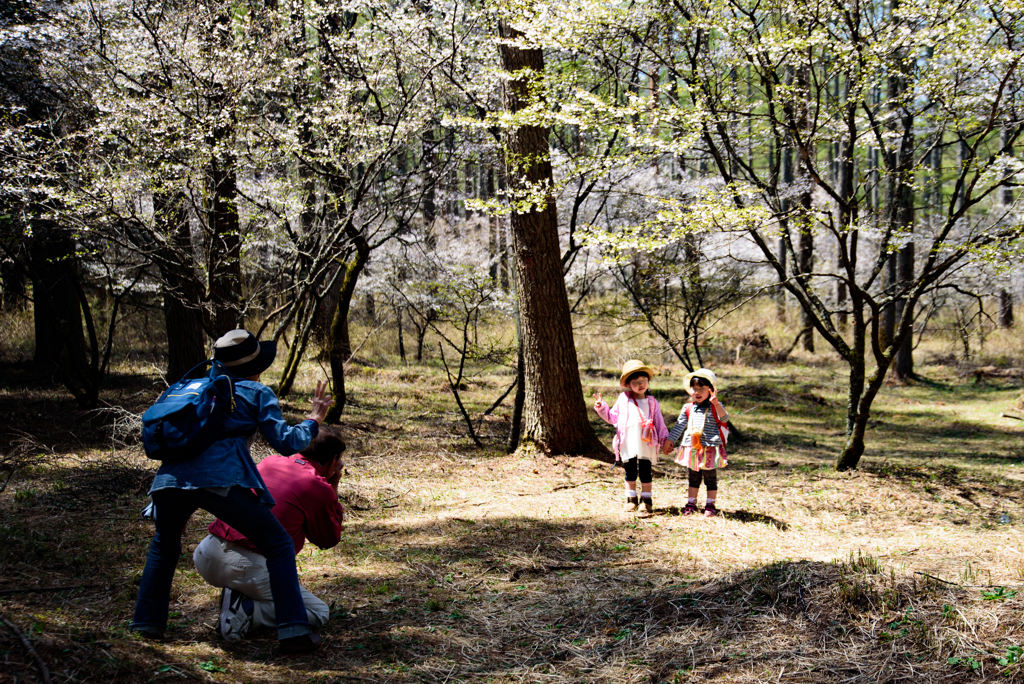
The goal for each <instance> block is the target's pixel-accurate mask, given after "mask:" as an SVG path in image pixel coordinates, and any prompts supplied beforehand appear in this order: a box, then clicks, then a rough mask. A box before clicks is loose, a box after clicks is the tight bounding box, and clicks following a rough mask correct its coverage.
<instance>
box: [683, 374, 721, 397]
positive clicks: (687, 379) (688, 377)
mask: <svg viewBox="0 0 1024 684" xmlns="http://www.w3.org/2000/svg"><path fill="white" fill-rule="evenodd" d="M694 378H700V379H702V380H706V381H707V382H709V383H711V386H712V387H714V388H715V389H718V382H717V380H712V379H711V378H709V377H708V376H706V375H704V374H703V373H701V372H700V371H693V372H692V373H687V374H686V377H684V378H683V387H685V388H686V391H687V392H689V393H690V394H693V388H692V387H690V381H691V380H693V379H694Z"/></svg>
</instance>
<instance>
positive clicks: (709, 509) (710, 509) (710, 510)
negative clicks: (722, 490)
mask: <svg viewBox="0 0 1024 684" xmlns="http://www.w3.org/2000/svg"><path fill="white" fill-rule="evenodd" d="M717 515H718V509H717V508H715V504H713V503H709V504H708V505H706V506H705V507H704V517H705V518H714V517H715V516H717Z"/></svg>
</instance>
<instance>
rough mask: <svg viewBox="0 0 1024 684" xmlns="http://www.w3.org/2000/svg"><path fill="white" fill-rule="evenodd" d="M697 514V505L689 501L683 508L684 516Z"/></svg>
mask: <svg viewBox="0 0 1024 684" xmlns="http://www.w3.org/2000/svg"><path fill="white" fill-rule="evenodd" d="M696 512H697V504H695V503H694V502H692V501H688V502H687V503H686V505H685V506H683V515H693V514H694V513H696Z"/></svg>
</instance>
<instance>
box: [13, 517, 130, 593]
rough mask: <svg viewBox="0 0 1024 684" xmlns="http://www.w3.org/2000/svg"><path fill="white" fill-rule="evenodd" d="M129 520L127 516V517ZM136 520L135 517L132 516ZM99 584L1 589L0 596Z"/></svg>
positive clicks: (63, 589) (96, 585) (87, 587)
mask: <svg viewBox="0 0 1024 684" xmlns="http://www.w3.org/2000/svg"><path fill="white" fill-rule="evenodd" d="M125 519H126V520H127V518H125ZM132 520H134V518H132ZM99 586H100V585H98V584H72V585H70V586H66V587H24V588H21V589H0V596H4V595H8V594H36V593H41V592H45V591H66V590H70V589H96V588H97V587H99Z"/></svg>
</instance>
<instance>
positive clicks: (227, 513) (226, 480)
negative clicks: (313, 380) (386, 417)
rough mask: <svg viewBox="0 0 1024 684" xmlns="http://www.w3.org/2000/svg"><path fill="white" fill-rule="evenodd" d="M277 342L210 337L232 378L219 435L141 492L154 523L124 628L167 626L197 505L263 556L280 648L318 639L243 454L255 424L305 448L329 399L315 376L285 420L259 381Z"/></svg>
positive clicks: (280, 531)
mask: <svg viewBox="0 0 1024 684" xmlns="http://www.w3.org/2000/svg"><path fill="white" fill-rule="evenodd" d="M276 355H277V344H276V343H274V342H260V341H259V340H257V339H256V337H255V336H254V335H253V334H252V333H250V332H248V331H246V330H232V331H231V332H229V333H227V334H226V335H224V336H223V337H221V338H220V339H218V340H217V342H216V343H215V344H214V359H215V360H217V361H219V362H221V363H222V364H223V365H224V367H225V369H226V370H227V372H228V373H229V374H230V375H231V376H232V377H233V378H236V381H235V383H234V400H235V406H234V409H233V410H232V412H231V413H230V414H229V415H228V417H227V418H226V419H225V421H224V427H223V430H224V434H225V435H229V436H227V437H225V438H224V439H221V440H218V441H217V442H214V444H213V445H211V446H210V447H209V448H208V449H206V450H205V451H204V452H202V453H201V454H197V455H196V458H193V459H190V460H187V461H179V462H175V463H163V464H162V465H161V466H160V469H159V470H158V471H157V474H156V477H155V479H154V480H153V486H152V487H151V488H150V490H149V493H150V495H151V496H152V497H153V506H154V513H155V523H156V525H155V526H156V531H155V533H154V535H153V542H152V544H151V545H150V548H149V557H148V558H147V560H146V567H145V569H144V570H143V573H142V581H141V583H140V585H139V597H138V601H137V602H136V605H135V617H134V619H133V621H132V625H131V629H133V630H134V631H137V632H140V633H142V634H143V635H145V636H149V637H159V636H161V635H162V634H163V632H164V630H165V629H166V628H167V610H168V603H169V601H170V590H171V582H172V580H173V579H174V570H175V568H176V567H177V564H178V558H179V557H180V556H181V535H182V532H183V531H184V529H185V526H186V524H187V523H188V520H189V518H191V517H192V514H193V513H195V511H196V510H198V509H200V508H202V509H203V510H206V511H209V512H210V513H212V514H213V515H215V516H217V517H218V518H220V519H221V520H224V521H225V522H227V523H228V524H229V525H231V526H232V527H234V528H235V529H237V530H239V531H240V532H242V533H243V534H244V535H245V536H246V537H247V538H248V539H249V540H250V541H251V542H252V543H253V544H255V546H256V547H257V548H258V549H259V551H260V553H261V554H263V555H264V556H265V557H266V559H267V569H268V571H269V573H270V585H271V590H272V592H273V595H274V605H275V607H276V615H277V638H278V639H279V642H280V651H281V652H282V653H285V654H295V653H308V652H310V651H313V650H316V648H318V647H319V645H320V642H321V639H320V637H319V636H317V635H315V634H311V627H310V624H309V622H308V621H307V619H306V610H305V607H304V604H303V601H302V595H301V593H300V590H299V578H298V572H297V571H296V568H295V548H294V546H293V545H292V539H291V537H290V536H289V534H288V533H287V532H286V531H285V529H284V528H283V527H282V526H281V523H280V522H278V520H277V518H276V517H274V514H273V513H272V512H271V510H270V509H271V507H272V506H273V505H274V498H273V497H272V496H271V495H270V492H269V491H268V489H267V486H266V484H264V482H263V478H262V477H260V474H259V471H258V470H257V469H256V465H255V464H254V463H253V460H252V457H251V456H250V454H249V448H250V446H251V445H252V442H253V440H254V439H255V436H256V432H257V430H258V431H259V432H260V434H262V435H263V437H264V439H266V440H267V442H268V443H269V444H270V446H271V447H272V448H273V449H274V450H276V451H278V452H279V453H286V454H293V453H296V452H299V451H302V450H303V449H305V448H306V447H307V446H308V445H309V442H310V440H312V439H313V437H315V436H316V435H317V433H318V431H319V428H320V423H321V422H323V420H324V418H325V417H326V415H327V410H328V409H329V408H330V407H331V406H332V405H333V404H334V401H333V400H332V399H331V398H330V396H326V395H325V391H326V387H327V384H326V383H321V382H317V387H316V392H315V393H314V395H313V410H312V412H311V413H310V414H309V416H308V417H307V418H306V420H304V421H302V422H301V423H299V424H298V425H294V426H292V425H288V423H287V422H285V420H284V417H283V416H282V415H281V406H280V404H279V403H278V400H277V395H275V394H274V391H273V390H272V389H270V388H269V387H267V386H266V385H264V384H261V383H260V382H259V378H260V374H261V373H262V372H263V371H265V370H266V369H267V368H269V367H270V365H271V364H272V363H273V361H274V357H275V356H276Z"/></svg>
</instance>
